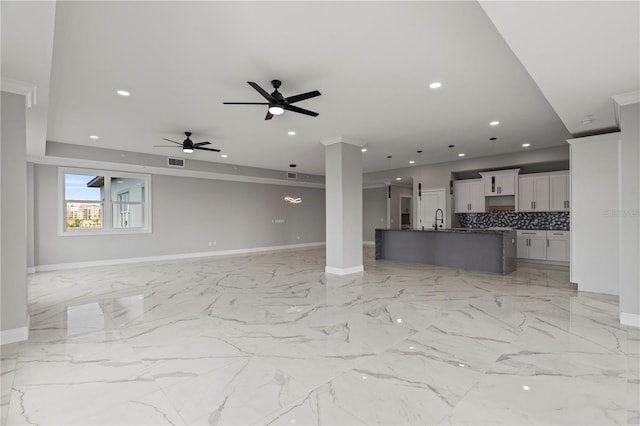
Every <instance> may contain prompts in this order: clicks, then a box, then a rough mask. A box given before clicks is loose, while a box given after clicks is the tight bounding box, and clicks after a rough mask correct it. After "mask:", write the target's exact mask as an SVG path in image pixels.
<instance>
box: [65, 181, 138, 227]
mask: <svg viewBox="0 0 640 426" xmlns="http://www.w3.org/2000/svg"><path fill="white" fill-rule="evenodd" d="M105 183H106V185H105ZM145 183H146V180H145V179H144V178H135V177H117V176H109V175H108V173H107V176H96V175H89V174H86V175H85V174H77V173H64V203H65V227H66V229H69V230H73V229H102V228H103V227H104V228H105V229H128V228H138V229H142V228H145V226H146V225H145V203H146V200H145V198H146V197H145V194H146V184H145ZM105 206H107V210H106V212H105ZM105 213H108V214H105Z"/></svg>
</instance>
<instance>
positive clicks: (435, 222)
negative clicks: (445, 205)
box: [433, 209, 444, 231]
mask: <svg viewBox="0 0 640 426" xmlns="http://www.w3.org/2000/svg"><path fill="white" fill-rule="evenodd" d="M438 212H440V228H442V227H443V226H444V212H443V211H442V209H437V210H436V219H435V221H434V223H433V229H434V230H436V231H437V230H438Z"/></svg>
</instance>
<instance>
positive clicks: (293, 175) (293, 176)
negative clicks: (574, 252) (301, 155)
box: [287, 172, 298, 180]
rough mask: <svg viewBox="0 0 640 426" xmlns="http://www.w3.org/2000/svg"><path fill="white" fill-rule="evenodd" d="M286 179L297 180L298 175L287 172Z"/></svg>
mask: <svg viewBox="0 0 640 426" xmlns="http://www.w3.org/2000/svg"><path fill="white" fill-rule="evenodd" d="M287 179H294V180H296V179H298V174H297V173H293V172H287Z"/></svg>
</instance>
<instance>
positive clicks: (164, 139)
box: [162, 138, 182, 145]
mask: <svg viewBox="0 0 640 426" xmlns="http://www.w3.org/2000/svg"><path fill="white" fill-rule="evenodd" d="M162 140H163V141H167V142H173V143H177V144H178V145H182V142H176V141H172V140H171V139H167V138H162Z"/></svg>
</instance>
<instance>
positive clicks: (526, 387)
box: [522, 385, 531, 390]
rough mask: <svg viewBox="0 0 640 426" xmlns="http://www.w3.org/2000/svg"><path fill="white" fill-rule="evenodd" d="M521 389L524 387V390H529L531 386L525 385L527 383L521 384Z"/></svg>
mask: <svg viewBox="0 0 640 426" xmlns="http://www.w3.org/2000/svg"><path fill="white" fill-rule="evenodd" d="M522 389H524V390H530V389H531V388H530V387H529V386H527V385H523V386H522Z"/></svg>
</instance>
